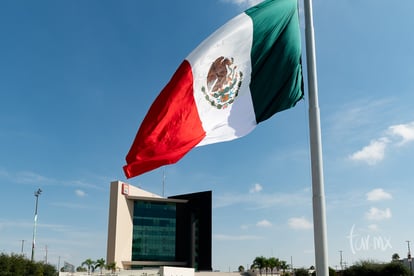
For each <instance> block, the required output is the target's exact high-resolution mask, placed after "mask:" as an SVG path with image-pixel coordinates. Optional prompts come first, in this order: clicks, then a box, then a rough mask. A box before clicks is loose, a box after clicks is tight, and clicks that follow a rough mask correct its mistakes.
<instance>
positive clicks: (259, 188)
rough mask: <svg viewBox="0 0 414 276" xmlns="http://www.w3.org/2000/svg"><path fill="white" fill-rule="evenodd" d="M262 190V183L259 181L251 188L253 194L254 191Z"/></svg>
mask: <svg viewBox="0 0 414 276" xmlns="http://www.w3.org/2000/svg"><path fill="white" fill-rule="evenodd" d="M261 190H263V187H262V185H260V184H259V183H256V184H254V185H253V187H252V188H251V189H250V190H249V192H250V193H251V194H253V193H258V192H260V191H261Z"/></svg>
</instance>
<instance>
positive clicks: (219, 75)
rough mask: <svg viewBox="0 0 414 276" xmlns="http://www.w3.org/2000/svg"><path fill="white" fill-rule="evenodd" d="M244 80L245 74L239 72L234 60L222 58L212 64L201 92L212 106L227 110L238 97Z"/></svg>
mask: <svg viewBox="0 0 414 276" xmlns="http://www.w3.org/2000/svg"><path fill="white" fill-rule="evenodd" d="M242 79H243V73H242V72H241V71H239V70H237V66H236V65H235V64H234V59H233V58H226V57H223V56H221V57H218V58H217V59H216V60H215V61H214V62H213V63H212V64H211V66H210V70H209V71H208V74H207V79H206V85H205V86H202V87H201V91H202V92H203V94H204V96H205V99H206V100H207V101H208V102H209V103H210V104H211V105H212V106H214V107H216V108H217V109H225V108H227V107H228V106H229V105H231V104H232V103H233V102H234V99H235V98H236V97H237V95H238V93H239V89H240V86H241V84H242Z"/></svg>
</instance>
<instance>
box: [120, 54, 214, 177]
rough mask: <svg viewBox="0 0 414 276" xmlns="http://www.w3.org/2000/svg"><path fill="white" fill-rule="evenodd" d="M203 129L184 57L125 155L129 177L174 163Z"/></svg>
mask: <svg viewBox="0 0 414 276" xmlns="http://www.w3.org/2000/svg"><path fill="white" fill-rule="evenodd" d="M205 135H206V133H205V131H204V129H203V127H202V124H201V120H200V117H199V115H198V110H197V107H196V104H195V101H194V96H193V74H192V70H191V65H190V64H189V63H188V61H183V63H181V65H180V67H179V68H178V69H177V71H176V72H175V74H174V75H173V77H172V78H171V80H170V82H169V83H168V84H167V86H165V87H164V89H163V90H162V91H161V93H160V94H159V95H158V97H157V98H156V99H155V101H154V103H153V104H152V105H151V107H150V110H149V111H148V113H147V115H146V117H145V118H144V121H143V122H142V124H141V126H140V128H139V130H138V133H137V135H136V136H135V140H134V142H133V144H132V146H131V149H130V150H129V152H128V155H127V157H126V161H127V165H126V166H124V172H125V175H126V176H127V178H131V177H134V176H137V175H140V174H143V173H145V172H147V171H150V170H153V169H156V168H158V167H161V166H163V165H167V164H173V163H176V162H177V161H178V160H180V159H181V158H182V157H183V156H184V155H185V154H186V153H187V152H189V151H190V150H191V149H192V148H194V147H195V146H196V145H197V144H198V143H199V142H200V141H201V140H202V139H203V138H204V137H205Z"/></svg>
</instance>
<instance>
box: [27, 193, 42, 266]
mask: <svg viewBox="0 0 414 276" xmlns="http://www.w3.org/2000/svg"><path fill="white" fill-rule="evenodd" d="M41 193H42V190H41V189H40V188H39V189H38V190H37V191H35V192H34V196H35V197H36V207H35V214H34V226H33V241H32V258H31V259H30V260H31V261H32V262H33V257H34V249H35V243H36V224H37V204H38V201H39V196H40V194H41Z"/></svg>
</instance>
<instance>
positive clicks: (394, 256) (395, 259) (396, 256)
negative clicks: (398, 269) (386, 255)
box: [392, 253, 400, 262]
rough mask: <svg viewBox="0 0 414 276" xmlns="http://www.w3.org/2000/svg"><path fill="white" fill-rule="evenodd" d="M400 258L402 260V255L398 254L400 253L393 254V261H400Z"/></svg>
mask: <svg viewBox="0 0 414 276" xmlns="http://www.w3.org/2000/svg"><path fill="white" fill-rule="evenodd" d="M399 260H400V255H398V253H394V254H392V261H393V262H398V261H399Z"/></svg>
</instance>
